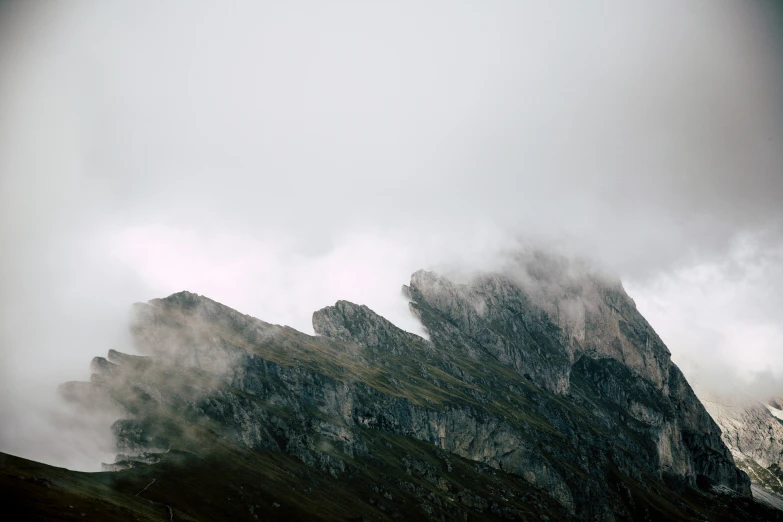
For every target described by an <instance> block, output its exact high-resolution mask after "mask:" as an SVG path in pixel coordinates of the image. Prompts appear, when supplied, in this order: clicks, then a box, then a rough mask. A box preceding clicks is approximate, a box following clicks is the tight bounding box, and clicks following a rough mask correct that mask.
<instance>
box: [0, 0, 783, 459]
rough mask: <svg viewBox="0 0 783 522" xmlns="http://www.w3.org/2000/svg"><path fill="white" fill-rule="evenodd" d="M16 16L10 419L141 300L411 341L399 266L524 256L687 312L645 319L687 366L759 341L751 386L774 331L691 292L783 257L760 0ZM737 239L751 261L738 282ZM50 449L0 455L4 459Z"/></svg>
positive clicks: (6, 337)
mask: <svg viewBox="0 0 783 522" xmlns="http://www.w3.org/2000/svg"><path fill="white" fill-rule="evenodd" d="M0 16H2V17H3V18H2V20H0V29H2V30H0V35H2V36H0V44H2V45H0V75H2V78H3V81H2V82H0V113H2V114H3V119H2V121H1V122H0V237H2V242H3V243H2V245H3V249H2V251H3V258H2V270H0V286H1V288H0V290H1V291H0V346H2V349H0V366H1V367H2V368H1V369H0V383H2V384H0V393H2V397H3V399H4V400H0V419H2V420H3V421H5V420H6V419H12V420H13V421H14V422H18V423H24V422H25V421H24V418H23V417H22V416H20V415H21V414H20V413H18V410H17V409H13V410H12V409H11V408H10V406H9V404H10V402H11V401H13V400H17V399H20V398H25V400H27V401H28V402H30V404H31V406H30V408H31V409H32V408H36V407H40V408H41V411H43V410H45V409H46V408H45V407H49V408H50V406H48V405H50V404H51V403H50V402H49V395H48V394H47V393H43V392H40V393H39V391H40V390H43V389H50V388H52V387H54V386H55V385H56V384H57V383H59V382H61V381H64V380H68V379H74V378H85V377H86V373H87V361H89V359H90V357H92V356H93V355H96V354H102V353H104V352H105V351H106V350H107V349H108V348H118V349H121V350H122V349H123V348H125V349H127V346H126V345H127V339H126V338H125V321H126V312H127V306H128V304H129V303H131V302H134V301H143V300H147V299H149V298H152V297H159V296H162V295H165V294H167V293H169V292H173V291H178V290H182V289H188V290H191V291H194V292H199V293H202V294H206V295H209V296H210V297H213V298H215V299H218V300H221V301H224V302H225V303H226V304H228V305H230V306H234V307H236V308H238V309H240V310H241V311H243V312H246V313H250V314H253V315H256V316H259V317H261V318H262V319H265V320H267V321H272V322H280V323H288V324H291V325H293V326H296V327H299V328H302V329H305V330H309V317H310V313H311V312H312V311H313V310H315V309H318V308H320V307H322V306H324V305H327V304H330V303H332V302H333V301H334V300H336V299H338V298H345V299H351V300H356V301H359V302H362V303H366V304H368V305H370V306H371V307H373V308H375V309H377V311H379V312H381V313H383V314H385V315H388V316H389V317H390V318H392V319H393V320H395V321H396V322H397V323H398V324H401V325H403V326H405V327H407V328H410V329H412V330H415V329H416V328H417V325H416V324H415V323H413V322H411V319H410V318H409V317H408V316H407V312H406V311H405V303H404V301H401V299H400V298H399V297H398V295H397V293H398V289H399V286H400V285H401V284H403V283H405V282H407V279H408V277H409V274H410V273H411V272H412V271H414V270H416V269H419V268H428V269H433V268H434V269H438V268H442V269H444V270H450V271H452V272H454V271H457V270H458V269H460V268H465V267H468V268H471V269H481V268H492V267H495V266H498V262H499V261H498V253H502V252H505V251H507V250H509V248H511V247H513V245H515V244H517V242H518V241H520V240H521V241H523V242H534V243H538V244H541V243H546V244H553V245H555V246H556V247H557V248H558V249H560V250H564V251H568V252H572V253H575V254H583V255H584V254H586V255H588V256H589V257H591V258H594V259H596V260H597V261H599V262H601V263H603V264H605V265H607V266H608V267H609V268H610V269H612V270H614V271H616V272H618V273H619V274H620V275H621V276H622V277H623V278H624V279H625V280H626V282H627V283H630V284H631V285H632V287H633V288H635V289H638V291H637V292H634V297H635V298H636V299H637V301H638V300H639V299H641V300H642V301H645V300H646V301H648V302H650V303H654V302H655V299H658V300H659V301H661V300H664V301H665V302H667V303H669V302H671V303H689V304H687V306H686V305H685V304H681V305H678V306H679V308H677V307H675V306H673V305H672V306H669V308H668V310H670V311H671V312H666V313H664V312H656V311H655V309H654V308H653V307H650V312H649V313H650V314H652V316H653V325H654V326H656V327H658V328H659V329H661V330H662V331H663V332H662V333H663V337H664V340H666V341H667V342H668V343H669V344H670V345H671V347H672V351H673V352H674V353H675V355H676V356H678V354H686V353H689V351H692V352H693V353H696V354H704V353H707V352H706V348H704V346H706V344H705V343H709V342H710V341H705V339H712V340H714V342H716V343H719V344H720V343H723V344H721V346H722V347H723V348H721V350H722V351H723V352H726V354H727V355H726V357H725V358H726V360H727V361H729V362H731V361H732V360H733V359H732V356H731V353H732V352H731V350H733V349H734V348H731V346H736V342H735V341H736V340H738V339H742V338H745V337H746V335H751V333H752V336H753V339H755V341H754V347H751V348H743V350H745V349H747V350H751V351H752V352H753V353H754V354H755V355H753V357H751V358H750V359H752V360H754V361H756V362H755V363H754V365H751V366H749V368H751V367H752V368H754V369H758V368H761V367H762V365H761V362H760V361H762V360H763V358H764V357H767V355H768V354H769V353H771V352H770V350H771V348H768V346H772V344H773V343H774V342H775V336H776V335H777V333H776V332H777V330H774V328H773V326H772V325H774V321H775V319H774V318H772V317H771V315H769V314H761V315H760V316H759V319H758V323H759V324H756V323H752V322H748V321H747V320H746V318H745V316H744V314H745V312H746V310H747V309H746V308H743V307H741V306H740V305H739V304H738V302H737V301H734V300H732V299H728V298H726V299H725V304H726V308H725V310H723V311H722V312H721V314H722V315H720V317H721V318H722V319H721V321H716V322H715V323H708V320H709V318H710V316H709V315H706V314H703V313H702V312H701V311H700V310H701V309H702V307H706V309H709V308H710V305H711V299H713V298H714V297H715V296H713V295H703V294H699V293H698V292H697V290H696V289H698V288H701V287H703V286H704V285H707V284H715V285H718V286H720V288H732V286H731V285H733V284H735V282H736V280H744V279H743V278H748V277H752V270H753V267H754V266H756V265H754V262H755V261H753V260H754V259H759V260H762V259H765V256H768V255H772V254H770V252H775V251H776V249H777V248H779V245H780V244H781V224H782V223H783V209H782V208H781V206H780V204H779V202H780V201H783V176H781V172H783V156H782V155H783V146H781V145H783V130H782V129H781V125H783V118H781V117H780V112H781V102H780V100H779V93H780V92H781V76H780V73H781V70H780V63H782V62H781V60H780V59H779V58H780V49H779V48H778V47H776V46H777V45H778V43H779V42H777V41H776V40H775V39H774V38H773V37H772V36H771V35H774V34H775V33H774V31H773V29H774V28H772V27H771V26H770V25H769V24H770V23H771V22H770V20H771V19H772V16H771V13H770V12H768V11H767V10H766V8H764V7H763V5H762V4H761V3H753V2H745V3H742V4H737V3H731V4H728V3H726V4H724V3H720V4H719V3H714V2H713V3H706V2H703V3H688V4H687V5H685V4H683V3H682V2H674V1H664V2H655V3H649V4H648V5H640V4H627V3H620V4H619V5H616V6H614V7H613V8H612V9H605V10H603V9H600V8H597V7H595V6H589V7H588V6H586V5H585V6H575V5H573V2H568V3H557V2H546V3H544V2H542V3H538V4H531V3H524V4H520V3H518V2H495V3H492V4H491V5H484V4H479V3H476V2H432V3H428V4H427V5H425V6H423V5H421V4H420V3H417V4H414V3H395V4H393V5H391V4H390V5H370V4H367V3H365V2H338V3H332V4H330V5H328V6H326V5H321V4H318V3H315V2H300V3H285V4H281V3H279V2H247V3H236V4H232V6H231V7H226V6H221V7H220V8H218V7H216V6H215V5H214V4H211V3H208V2H204V3H193V2H188V3H184V2H166V3H165V4H161V3H153V2H147V3H145V2H137V3H134V5H133V6H130V5H124V4H122V3H119V2H100V3H76V2H61V3H58V4H56V5H54V4H52V5H44V4H38V3H36V4H30V5H27V3H25V4H14V5H13V6H11V5H10V4H6V5H4V6H3V10H1V11H0ZM748 235H752V236H754V237H759V238H762V236H763V239H759V240H758V242H757V245H756V246H755V247H754V249H753V250H752V252H751V254H749V255H750V256H751V258H750V261H748V262H742V263H741V262H737V263H734V264H732V263H729V264H726V263H724V262H723V260H724V258H725V256H726V255H728V254H731V253H732V252H733V250H732V249H733V248H735V245H736V244H737V241H738V240H739V239H738V238H742V237H745V236H748ZM520 238H521V239H520ZM727 253H728V254H727ZM731 255H734V254H731ZM754 256H755V257H754ZM765 266H766V265H765ZM710 267H712V268H710ZM711 269H714V270H717V271H718V272H719V275H716V276H714V278H713V279H709V278H708V277H707V276H702V275H700V274H701V272H699V271H700V270H711ZM765 270H766V269H765ZM749 271H751V272H749ZM748 274H751V275H748ZM704 277H707V278H706V279H704ZM700 278H701V279H700ZM683 281H684V282H683ZM726 285H728V286H726ZM680 287H682V290H681V291H682V292H683V295H682V296H680V295H679V294H678V293H677V292H678V291H680V290H679V289H680ZM743 288H744V287H743ZM770 288H772V286H771V285H770ZM777 288H780V287H777ZM743 291H745V292H746V294H747V297H746V298H745V301H746V302H752V303H759V304H758V305H757V306H756V308H758V309H761V310H774V309H775V306H777V305H774V304H773V303H774V302H775V292H770V291H767V290H766V289H765V288H764V286H763V285H760V284H756V283H754V284H751V285H750V286H749V287H748V288H747V289H745V290H743ZM700 299H701V300H700ZM672 310H674V311H672ZM680 310H681V312H680ZM681 313H682V314H685V313H689V314H693V315H692V316H693V317H695V319H693V320H692V321H691V322H704V327H703V328H702V329H700V330H698V331H699V332H703V334H704V335H703V336H702V337H698V338H696V334H695V333H694V331H693V330H688V329H687V328H686V326H687V323H688V321H687V320H680V319H679V317H680V314H681ZM759 313H761V312H759ZM667 314H669V315H667ZM671 314H674V315H671ZM762 316H763V317H764V319H763V321H762V320H761V317H762ZM659 325H660V326H659ZM732 328H734V329H735V330H732ZM769 328H773V329H772V330H770V329H769ZM732 332H733V333H732ZM727 339H734V341H731V342H729V341H728V340H727ZM737 342H738V341H737ZM732 343H734V344H732ZM694 345H697V348H692V347H693V346H694ZM755 346H760V347H761V348H755ZM735 355H736V354H735ZM738 357H739V356H738ZM742 358H743V359H748V357H746V356H744V355H743V356H742ZM772 364H773V370H775V371H777V370H776V369H775V367H776V365H777V362H776V360H775V361H773V363H772ZM39 395H40V399H39V398H37V397H38V396H39ZM36 404H37V405H38V406H35V405H36ZM17 431H18V432H19V433H24V432H25V429H23V428H21V427H20V428H19V430H17ZM27 431H28V432H32V431H34V430H33V428H32V427H31V428H30V429H29V430H27ZM42 437H43V435H42ZM39 446H40V444H39V443H38V442H36V443H35V444H32V443H31V444H24V440H22V439H21V438H16V439H13V440H12V439H11V438H9V437H8V436H6V435H5V433H4V432H2V433H0V451H11V452H17V453H21V454H25V455H29V456H34V455H36V454H37V453H36V452H37V451H38V450H37V449H36V448H37V447H39ZM47 458H50V457H47Z"/></svg>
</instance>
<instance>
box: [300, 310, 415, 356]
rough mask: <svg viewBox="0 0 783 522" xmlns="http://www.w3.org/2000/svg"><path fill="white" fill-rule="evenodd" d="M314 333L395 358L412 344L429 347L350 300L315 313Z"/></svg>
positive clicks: (412, 335)
mask: <svg viewBox="0 0 783 522" xmlns="http://www.w3.org/2000/svg"><path fill="white" fill-rule="evenodd" d="M313 331H314V332H315V333H316V335H322V336H324V337H329V338H331V339H336V340H340V341H345V342H349V343H354V344H358V345H361V346H364V347H367V348H378V349H385V350H390V353H394V354H395V355H401V354H402V352H401V351H400V349H401V348H402V349H404V348H405V347H406V346H407V345H409V344H412V345H415V346H418V347H424V346H426V345H427V344H428V343H427V341H426V340H425V339H423V338H421V337H419V336H418V335H415V334H412V333H409V332H406V331H404V330H401V329H399V328H398V327H397V326H395V325H394V324H393V323H392V322H391V321H388V320H387V319H385V318H384V317H382V316H380V315H378V314H377V313H375V312H373V311H372V310H370V309H369V308H368V307H367V306H365V305H356V304H353V303H351V302H349V301H337V303H335V305H334V306H327V307H325V308H322V309H321V310H318V311H317V312H314V313H313ZM403 351H404V350H403Z"/></svg>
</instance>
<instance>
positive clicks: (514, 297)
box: [403, 253, 671, 393]
mask: <svg viewBox="0 0 783 522" xmlns="http://www.w3.org/2000/svg"><path fill="white" fill-rule="evenodd" d="M403 292H404V293H405V294H406V295H409V296H410V298H411V299H412V301H413V307H414V309H416V310H418V309H420V308H421V307H429V308H431V309H434V310H438V311H439V312H440V313H443V314H445V315H446V317H447V318H448V319H449V320H450V321H451V322H453V323H455V324H458V325H460V326H461V327H462V329H463V330H466V331H469V332H470V333H471V335H472V336H473V337H480V338H482V339H484V340H485V341H486V343H487V344H489V345H490V346H491V347H492V348H491V349H492V350H493V351H494V353H495V355H496V356H497V357H498V358H500V359H501V360H505V361H509V362H511V363H512V364H514V365H515V366H516V367H517V369H519V370H520V371H523V372H527V373H530V374H531V375H532V374H534V373H536V370H535V369H534V368H527V367H526V363H525V362H524V357H523V356H522V355H521V354H520V353H518V350H517V349H515V347H519V346H520V345H526V346H527V347H528V348H529V347H531V346H537V345H538V348H539V352H540V354H541V355H542V356H544V357H545V358H549V360H550V363H551V365H553V366H555V367H561V371H562V375H561V376H559V377H558V378H557V380H556V381H555V382H554V383H552V386H553V388H554V389H558V390H561V391H564V390H565V389H567V387H568V370H567V368H568V367H569V366H570V364H571V363H572V362H573V361H574V360H576V359H577V358H578V357H579V356H580V355H581V354H582V353H584V352H585V351H595V352H598V353H601V354H603V355H606V356H609V357H612V358H614V359H616V360H619V361H621V362H622V363H623V364H625V365H626V366H628V367H630V368H631V369H633V370H634V371H635V372H637V373H638V374H639V375H641V376H642V377H643V378H645V379H647V380H650V381H651V382H653V383H654V384H655V385H656V386H657V387H659V388H661V389H662V390H664V393H668V378H669V367H670V365H671V359H670V352H669V350H668V348H667V347H666V346H665V344H664V343H663V341H661V339H660V338H659V337H658V335H657V334H656V333H655V331H654V330H653V329H652V327H651V326H650V325H649V324H648V323H647V321H646V320H645V319H644V318H643V317H642V316H641V314H639V312H638V311H637V310H636V305H635V303H634V302H633V300H632V299H631V298H630V297H629V296H628V295H627V294H626V292H625V290H624V288H623V286H622V284H621V283H620V281H619V280H616V279H611V278H609V277H607V276H606V275H604V274H602V273H601V272H600V271H597V270H594V269H591V268H590V266H589V265H587V264H586V263H582V262H575V261H569V260H567V259H565V258H561V257H558V256H551V255H545V254H542V253H532V254H529V255H526V256H520V257H518V258H517V259H516V260H515V263H514V264H512V265H509V267H507V268H506V269H504V270H503V271H502V272H499V273H494V274H477V275H475V276H474V277H473V278H472V279H471V280H470V281H469V282H468V283H467V284H455V283H453V282H451V281H450V280H449V279H447V278H445V277H443V276H440V275H438V274H435V273H432V272H427V271H423V270H422V271H418V272H416V273H415V274H413V276H412V277H411V282H410V286H408V287H403ZM417 314H418V312H417ZM425 326H426V325H425ZM557 337H559V338H561V341H560V342H557V343H555V345H552V344H551V343H550V344H549V345H547V346H543V345H541V343H542V342H543V340H544V339H547V338H557ZM547 372H549V370H547Z"/></svg>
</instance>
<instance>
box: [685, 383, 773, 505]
mask: <svg viewBox="0 0 783 522" xmlns="http://www.w3.org/2000/svg"><path fill="white" fill-rule="evenodd" d="M700 398H701V400H702V402H703V403H704V406H705V408H706V409H707V411H708V412H709V413H710V415H711V416H712V418H713V419H714V420H715V422H716V423H717V424H718V426H720V429H721V431H722V437H723V441H724V442H725V443H726V446H727V447H728V448H729V450H730V451H731V453H732V455H733V456H734V459H735V461H736V463H737V466H738V467H739V468H740V469H742V470H744V471H745V472H746V473H748V475H749V476H750V478H751V480H752V481H753V482H754V483H755V484H758V485H759V486H762V487H764V488H766V489H768V490H770V491H772V492H774V493H777V494H779V495H782V494H783V470H781V463H783V421H781V418H782V417H783V411H781V410H780V409H779V408H778V406H779V404H778V403H777V402H776V401H769V402H770V404H764V403H761V402H758V401H756V400H753V399H751V398H750V397H748V396H747V395H746V394H744V393H742V392H740V391H739V390H737V393H735V394H734V395H733V396H727V395H716V394H710V393H706V392H703V393H700Z"/></svg>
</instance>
